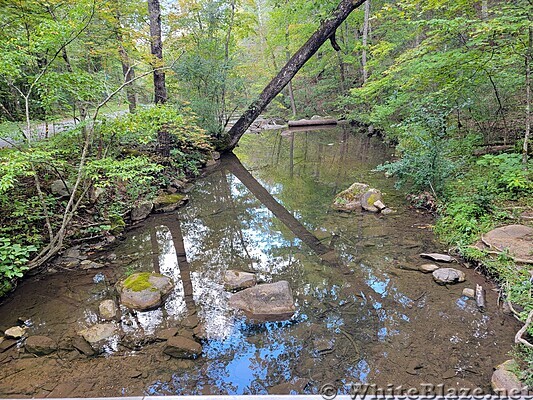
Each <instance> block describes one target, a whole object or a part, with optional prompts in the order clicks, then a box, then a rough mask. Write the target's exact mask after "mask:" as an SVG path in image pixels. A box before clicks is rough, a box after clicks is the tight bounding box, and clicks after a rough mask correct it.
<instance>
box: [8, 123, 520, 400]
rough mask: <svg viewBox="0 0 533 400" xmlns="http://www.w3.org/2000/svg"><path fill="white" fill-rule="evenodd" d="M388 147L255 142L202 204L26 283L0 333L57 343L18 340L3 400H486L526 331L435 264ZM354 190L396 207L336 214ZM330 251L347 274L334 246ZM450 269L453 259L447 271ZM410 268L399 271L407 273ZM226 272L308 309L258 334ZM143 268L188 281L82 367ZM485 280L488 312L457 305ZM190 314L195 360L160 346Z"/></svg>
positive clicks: (215, 171)
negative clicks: (394, 396)
mask: <svg viewBox="0 0 533 400" xmlns="http://www.w3.org/2000/svg"><path fill="white" fill-rule="evenodd" d="M392 152H393V149H392V148H390V147H387V146H386V145H384V144H383V143H382V142H381V141H380V140H379V139H377V138H368V137H367V136H366V135H365V134H364V133H361V132H357V131H356V130H354V128H352V127H350V126H348V125H340V126H338V127H336V128H332V129H319V130H297V131H285V132H280V131H271V132H264V133H262V134H260V135H256V134H247V135H245V136H244V137H243V139H242V140H241V143H240V146H239V147H238V148H237V149H236V151H235V153H236V156H233V155H229V156H224V157H222V159H221V161H220V163H219V164H218V165H217V166H215V167H212V168H210V169H209V170H208V171H206V173H205V174H204V175H205V176H203V177H202V178H200V179H198V180H197V181H196V184H195V187H194V189H193V190H192V191H191V192H190V193H189V194H188V195H189V197H190V201H189V203H188V204H187V205H186V206H185V207H183V208H181V209H179V210H177V211H175V212H173V213H169V214H158V215H152V216H150V217H149V218H148V219H147V220H145V221H143V222H142V223H140V224H138V225H135V226H134V227H132V228H131V229H129V230H128V232H127V233H126V234H125V236H124V238H123V239H122V240H120V241H118V243H116V244H115V245H114V247H113V248H111V249H107V250H105V251H104V252H100V253H95V254H88V256H89V258H90V259H93V258H94V259H95V260H97V261H99V262H102V263H104V264H105V267H104V268H102V269H98V270H87V271H81V270H73V271H65V270H61V269H56V270H53V269H52V270H51V271H50V272H49V273H45V274H43V275H39V276H36V277H32V278H29V279H27V280H25V281H24V282H22V284H21V285H20V286H19V287H18V288H17V290H16V291H15V292H14V293H12V294H11V295H10V296H8V298H7V299H6V300H5V301H4V302H3V304H2V305H1V306H0V329H2V330H5V329H7V328H9V327H11V326H14V325H16V323H17V320H18V319H21V320H24V321H26V325H28V330H27V334H29V335H45V336H48V337H50V338H53V339H54V340H57V342H58V343H59V350H58V351H56V352H54V353H52V354H51V355H48V356H44V357H35V356H34V355H33V354H28V353H25V352H24V351H23V346H22V345H21V344H20V343H19V344H17V345H15V346H12V347H10V348H8V349H6V350H4V351H3V352H2V353H0V364H1V367H0V396H2V397H31V396H34V397H46V396H50V397H62V396H72V397H99V396H124V395H128V396H138V395H143V394H147V395H162V394H178V395H181V394H183V395H185V394H266V393H278V394H279V393H289V392H291V391H293V392H298V393H318V392H319V391H320V388H321V387H322V385H324V384H326V383H332V384H334V385H336V386H337V387H338V388H339V390H340V392H347V391H348V389H347V386H348V385H349V384H351V383H374V384H376V385H378V386H381V387H387V385H388V384H392V385H395V386H398V385H402V386H403V387H404V388H409V387H418V388H420V387H421V386H420V385H422V384H424V383H433V384H435V385H437V384H444V385H445V386H446V387H451V388H457V387H469V388H475V387H480V388H482V389H483V391H484V392H485V393H490V377H491V374H492V369H493V367H494V366H495V365H497V364H499V363H501V362H503V361H504V360H506V359H508V358H509V356H508V355H507V353H508V352H509V351H510V350H511V348H512V344H513V337H514V333H515V332H516V330H517V325H516V322H515V321H514V320H513V319H512V318H510V317H508V316H505V315H503V314H502V313H501V312H500V311H499V309H498V307H497V293H496V292H495V291H493V290H491V289H492V288H493V286H492V285H491V284H490V283H489V282H488V281H486V279H485V278H484V277H483V276H481V275H479V274H477V273H476V272H475V271H473V270H471V269H467V268H464V267H463V265H462V264H457V263H454V264H453V265H451V266H452V267H454V268H457V269H461V270H462V271H464V272H465V274H466V281H465V282H463V283H459V284H456V285H450V286H439V285H437V284H436V283H435V282H434V281H433V279H432V276H431V274H423V273H421V272H418V271H415V270H411V269H416V268H417V267H418V266H419V265H421V264H425V263H427V261H424V260H423V259H421V258H420V256H419V254H420V253H423V252H435V251H441V252H442V251H444V250H445V249H444V248H443V245H442V244H440V243H439V242H438V241H437V240H436V239H435V237H434V235H433V233H432V231H431V224H432V223H433V220H432V218H431V216H429V215H427V214H425V213H421V212H417V211H416V210H414V209H412V208H410V207H409V204H408V203H407V202H406V200H405V194H404V193H402V192H401V191H398V190H396V189H395V188H394V182H393V180H392V179H390V178H386V177H385V176H384V175H383V173H379V172H373V169H374V168H375V167H376V166H377V165H379V164H380V163H382V162H384V161H386V160H388V159H390V158H391V153H392ZM353 182H364V183H367V184H369V185H370V186H371V187H374V188H378V189H380V190H381V191H382V192H383V193H384V195H383V198H384V202H385V203H386V205H387V206H389V207H391V208H393V209H394V210H395V211H396V212H395V213H393V214H389V215H381V214H373V213H368V212H355V213H350V214H348V213H342V212H337V211H333V210H332V209H331V207H330V206H331V203H332V200H333V197H334V196H335V194H336V193H338V192H340V191H341V190H344V189H346V188H347V187H348V186H350V185H351V184H352V183H353ZM323 247H327V248H333V249H334V251H335V256H336V257H335V262H332V261H331V260H328V259H327V258H325V257H324V254H323V253H322V252H321V249H322V248H323ZM442 266H448V265H442ZM400 267H403V268H400ZM228 269H236V270H242V271H249V272H253V273H255V274H256V275H257V277H258V279H259V280H260V281H263V282H277V281H280V280H286V281H288V282H289V284H290V286H291V288H292V292H293V295H294V298H295V302H296V309H297V311H296V314H295V315H294V317H293V318H292V319H291V320H289V321H285V322H268V323H263V324H252V323H249V322H248V321H247V320H246V319H245V318H244V317H243V316H242V315H240V314H239V313H237V312H235V311H234V310H232V309H230V307H229V306H228V298H229V294H228V293H227V292H225V291H224V287H223V277H224V273H225V271H226V270H228ZM137 271H159V272H161V273H162V274H164V275H168V276H170V277H172V278H173V279H174V280H175V281H176V282H177V284H176V287H175V290H174V292H173V293H172V294H171V295H170V297H169V298H168V299H167V301H166V302H165V304H164V305H163V306H162V307H161V308H159V309H156V310H153V311H147V312H137V313H131V312H128V311H127V310H126V309H125V308H123V309H122V310H121V311H122V316H121V318H120V320H119V321H117V323H116V324H117V334H116V335H115V336H113V337H112V338H110V339H109V342H108V343H107V345H106V346H105V349H104V352H103V354H101V355H99V356H96V357H87V356H85V355H83V354H81V353H80V352H79V351H78V350H76V349H75V348H74V347H73V346H72V338H74V337H76V336H77V332H78V331H80V330H81V329H83V328H86V327H88V326H91V325H92V324H95V323H96V322H98V319H99V317H98V312H97V311H98V305H99V304H100V302H101V301H102V300H105V299H113V298H115V296H116V294H115V291H114V283H115V282H117V280H119V279H122V278H123V277H124V276H126V275H127V274H130V273H132V272H137ZM476 284H481V285H483V286H484V287H485V289H486V292H487V299H486V300H487V309H486V311H485V312H484V313H481V312H480V311H479V310H478V309H477V307H476V304H475V301H473V300H472V299H468V298H466V297H464V296H462V290H463V289H464V288H466V287H470V288H474V287H475V285H476ZM190 316H194V317H195V318H197V319H198V321H199V323H200V324H201V325H202V327H203V329H204V331H205V336H206V340H205V341H204V342H203V352H202V355H201V356H200V357H199V358H198V359H196V360H180V359H176V358H171V357H170V356H167V355H166V354H164V353H163V352H162V348H163V346H164V343H163V342H159V341H157V340H156V337H157V334H158V332H160V331H162V330H163V329H166V328H171V327H175V326H179V325H180V324H182V321H183V320H184V319H185V318H187V317H190Z"/></svg>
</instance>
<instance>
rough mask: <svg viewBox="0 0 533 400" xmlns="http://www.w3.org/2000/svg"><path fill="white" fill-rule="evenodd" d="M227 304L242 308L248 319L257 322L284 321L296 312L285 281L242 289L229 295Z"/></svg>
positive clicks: (289, 289)
mask: <svg viewBox="0 0 533 400" xmlns="http://www.w3.org/2000/svg"><path fill="white" fill-rule="evenodd" d="M229 305H230V307H233V308H235V309H238V310H242V311H243V312H244V314H245V315H246V316H247V317H248V319H250V320H252V321H257V322H265V321H285V320H288V319H290V318H291V317H292V316H293V315H294V313H295V312H296V307H295V306H294V299H293V297H292V292H291V288H290V287H289V283H288V282H287V281H280V282H276V283H267V284H264V285H257V286H253V287H251V288H248V289H244V290H243V291H241V292H238V293H235V294H234V295H232V296H231V298H230V300H229Z"/></svg>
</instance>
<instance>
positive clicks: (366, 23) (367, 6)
mask: <svg viewBox="0 0 533 400" xmlns="http://www.w3.org/2000/svg"><path fill="white" fill-rule="evenodd" d="M369 28H370V0H367V2H366V3H365V20H364V22H363V54H362V55H361V65H362V67H363V84H364V83H366V81H367V80H368V69H367V66H366V64H367V54H366V47H367V45H368V31H369Z"/></svg>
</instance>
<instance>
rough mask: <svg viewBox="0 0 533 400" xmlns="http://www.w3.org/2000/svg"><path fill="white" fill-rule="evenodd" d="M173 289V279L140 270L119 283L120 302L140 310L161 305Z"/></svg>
mask: <svg viewBox="0 0 533 400" xmlns="http://www.w3.org/2000/svg"><path fill="white" fill-rule="evenodd" d="M173 289H174V282H173V281H172V279H170V278H169V277H167V276H164V275H161V274H153V273H150V272H138V273H135V274H133V275H131V276H129V277H128V278H127V279H125V280H123V281H120V282H118V283H117V290H118V292H119V294H120V302H121V303H122V304H123V305H124V306H126V307H128V308H132V309H134V310H139V311H145V310H150V309H153V308H157V307H159V306H160V305H161V304H162V303H163V301H164V300H165V298H166V297H167V296H168V295H169V294H170V292H172V290H173Z"/></svg>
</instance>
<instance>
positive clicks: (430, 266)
mask: <svg viewBox="0 0 533 400" xmlns="http://www.w3.org/2000/svg"><path fill="white" fill-rule="evenodd" d="M439 268H440V267H439V266H438V265H435V264H423V265H421V266H420V267H418V270H419V271H422V272H423V273H425V274H428V273H430V272H434V271H436V270H438V269H439Z"/></svg>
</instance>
